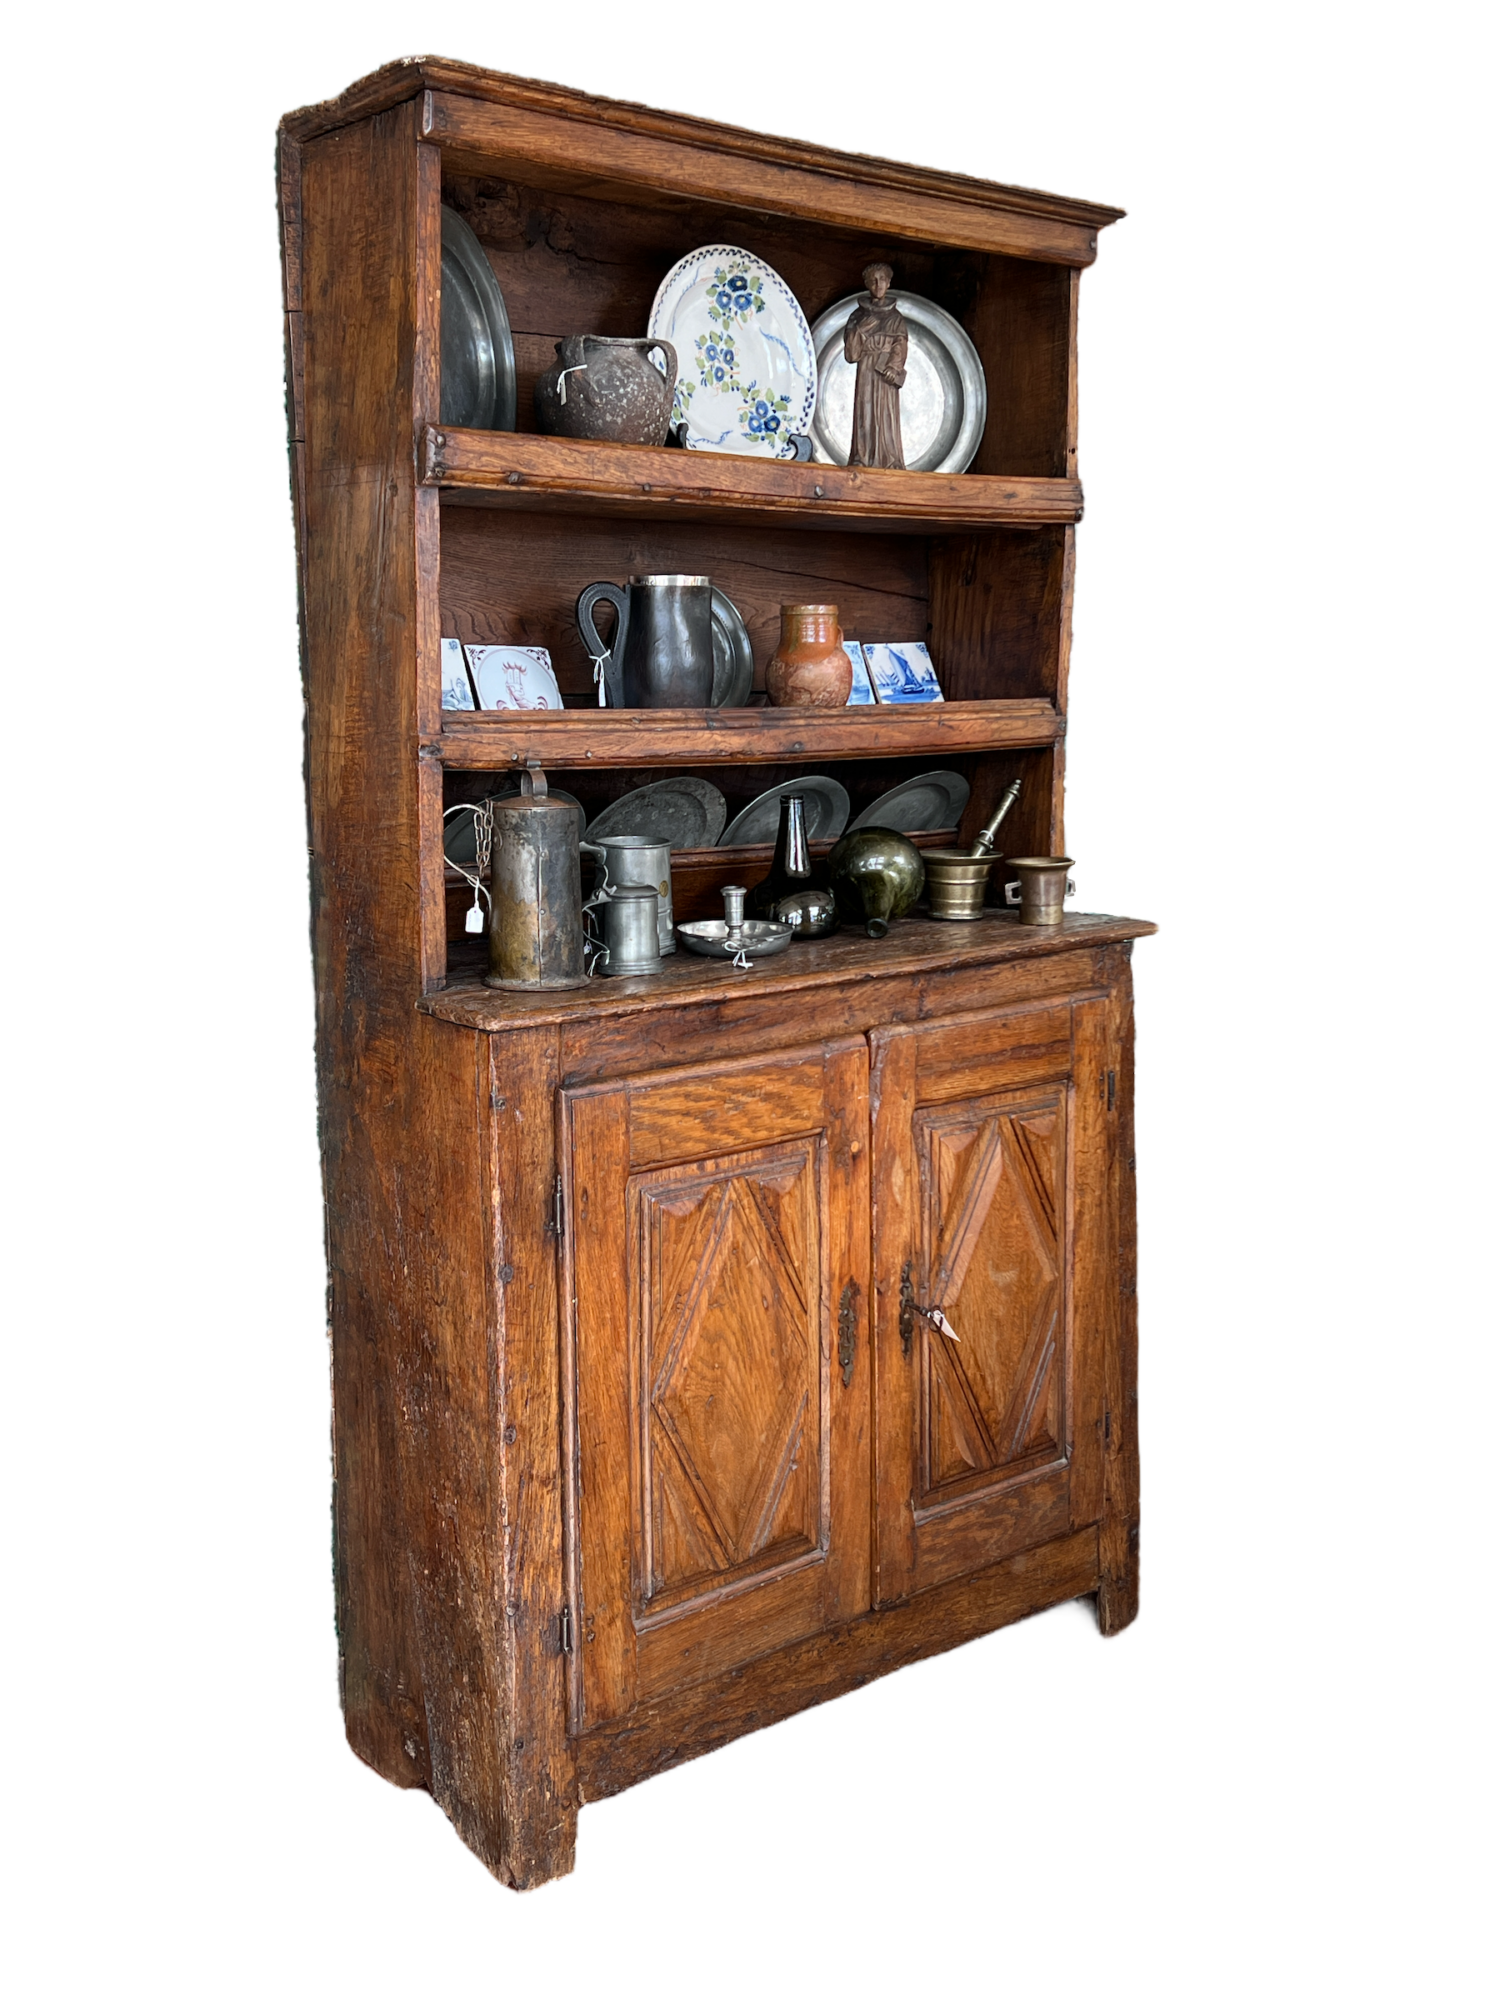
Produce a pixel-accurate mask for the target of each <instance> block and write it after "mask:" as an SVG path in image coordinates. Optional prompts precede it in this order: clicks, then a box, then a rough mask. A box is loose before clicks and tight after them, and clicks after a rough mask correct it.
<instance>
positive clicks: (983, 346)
mask: <svg viewBox="0 0 1500 2000" xmlns="http://www.w3.org/2000/svg"><path fill="white" fill-rule="evenodd" d="M1077 275H1078V274H1077V272H1076V271H1071V270H1065V269H1063V268H1062V267H1061V266H1060V265H1057V264H1041V263H1036V262H1033V261H1031V260H1029V259H1021V258H1013V257H992V258H990V259H989V260H988V262H987V266H986V271H985V279H984V283H983V285H982V287H981V290H980V294H979V297H978V299H977V300H976V302H975V305H974V309H973V311H972V312H971V313H970V315H969V318H968V321H967V325H968V329H969V332H970V334H971V335H972V336H973V339H974V344H975V346H976V347H978V349H979V351H980V353H981V354H982V355H984V357H985V386H986V388H987V390H988V395H989V409H988V417H987V421H986V424H985V432H984V438H983V441H982V442H981V444H980V447H979V453H978V456H977V457H976V458H975V460H974V464H973V466H972V468H971V469H972V470H973V471H975V472H980V473H983V472H998V471H1001V470H1004V471H1006V472H1010V473H1030V474H1032V475H1034V476H1035V477H1037V478H1040V479H1063V478H1068V477H1071V468H1070V467H1069V463H1068V447H1069V444H1070V442H1071V440H1070V438H1069V435H1068V430H1069V413H1070V400H1071V399H1070V394H1069V391H1070V386H1071V378H1072V346H1073V343H1072V330H1073V327H1072V320H1073V298H1074V283H1075V280H1076V278H1077Z"/></svg>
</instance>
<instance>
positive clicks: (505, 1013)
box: [419, 910, 1156, 1034]
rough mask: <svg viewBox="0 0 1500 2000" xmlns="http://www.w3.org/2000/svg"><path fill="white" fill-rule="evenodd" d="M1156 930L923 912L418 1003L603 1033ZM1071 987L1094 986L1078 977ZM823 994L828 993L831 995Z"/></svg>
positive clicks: (502, 1022) (511, 1022) (447, 1012)
mask: <svg viewBox="0 0 1500 2000" xmlns="http://www.w3.org/2000/svg"><path fill="white" fill-rule="evenodd" d="M1155 930H1156V926H1155V925H1154V924H1150V923H1145V922H1143V921H1141V920H1140V919H1138V918H1135V917H1104V916H1091V915H1088V914H1076V913H1074V912H1072V911H1070V912H1069V913H1068V915H1067V916H1066V917H1065V918H1064V920H1063V922H1062V923H1061V924H1058V925H1056V926H1055V927H1053V928H1050V929H1042V928H1040V927H1038V928H1029V927H1027V926H1025V925H1023V924H1021V923H1020V922H1019V921H1018V919H1017V918H1016V917H1015V916H1014V915H1013V914H1011V915H1007V914H1005V913H1003V912H1001V911H999V910H994V911H986V912H985V915H984V916H983V918H982V919H981V920H980V921H979V922H978V923H972V924H936V923H933V922H932V921H931V920H930V919H928V918H923V917H903V918H901V919H900V920H899V921H898V922H896V923H894V924H892V925H891V928H890V932H889V934H888V936H886V937H884V938H878V939H877V938H867V937H865V936H864V934H863V933H862V932H856V931H851V930H842V931H837V932H835V934H834V935H833V936H832V937H828V938H818V939H815V940H813V941H811V942H809V943H806V944H794V945H793V946H792V948H791V949H790V950H789V951H786V952H783V953H781V954H780V955H779V956H778V957H776V958H770V959H762V960H760V961H759V963H758V964H757V965H756V966H755V968H754V969H753V970H752V971H750V972H737V971H736V970H735V968H734V967H733V966H730V965H727V964H723V963H721V962H720V961H719V960H717V959H709V958H695V957H692V956H690V955H689V954H688V953H686V952H679V953H677V954H676V955H675V957H673V958H671V959H664V960H663V961H662V969H661V971H660V973H658V974H656V975H655V976H653V977H650V978H640V979H611V980H610V981H609V982H608V983H607V986H605V987H603V988H601V987H600V986H598V985H597V984H596V985H591V986H587V987H575V988H572V989H571V990H568V991H564V992H558V993H545V994H536V995H531V994H524V993H501V992H498V991H495V990H493V989H491V988H489V987H486V986H484V985H481V984H480V983H479V982H478V981H477V980H476V981H475V983H474V984H472V985H462V986H450V987H447V988H445V989H444V991H443V992H441V993H432V994H428V995H426V996H425V997H424V998H423V999H422V1000H421V1001H420V1002H419V1005H420V1006H421V1007H422V1009H423V1010H424V1011H426V1012H428V1013H431V1014H435V1015H437V1017H438V1018H439V1019H440V1020H445V1021H454V1022H457V1023H459V1024H460V1025H461V1026H464V1027H470V1028H478V1029H480V1030H482V1031H484V1032H486V1033H492V1034H493V1033H503V1032H504V1031H505V1030H506V1029H509V1028H513V1027H538V1026H541V1025H543V1024H547V1023H554V1022H555V1023H558V1024H561V1025H563V1026H564V1027H570V1026H577V1027H580V1028H588V1029H590V1030H593V1031H596V1032H607V1031H608V1025H609V1023H610V1022H611V1021H612V1020H615V1019H618V1018H619V1017H621V1016H635V1015H638V1014H652V1013H655V1012H657V1011H658V1010H663V1011H668V1012H672V1011H676V1010H677V1009H679V1008H683V1007H692V1006H697V1005H699V1004H701V1003H703V1002H709V1003H711V1004H714V1005H717V1006H722V1005H723V1004H724V1003H725V1002H729V1003H731V1004H736V1003H738V1002H739V1001H741V1000H745V999H748V1000H750V1001H751V1003H752V1005H755V1006H760V1005H763V1004H766V1003H768V1002H769V1003H771V1004H774V1005H775V1006H778V1007H784V1006H786V1005H788V1004H789V1003H790V1004H799V1002H801V1003H805V1002H806V1001H807V1000H808V999H809V998H810V997H811V996H812V995H814V994H818V993H820V992H823V991H825V990H826V989H832V988H834V987H836V986H838V985H840V984H842V983H844V982H846V981H847V982H851V983H853V984H855V985H857V986H861V987H865V986H876V985H883V984H884V983H885V982H887V981H890V982H893V983H895V982H900V981H903V980H909V979H910V978H912V977H913V976H914V975H915V976H918V977H920V976H922V975H924V974H927V973H930V972H933V971H936V970H938V969H939V968H945V967H950V966H975V967H993V968H995V969H996V970H997V971H998V970H999V969H1000V968H1002V967H1004V966H1006V965H1010V964H1014V963H1017V962H1018V961H1022V960H1026V959H1036V958H1043V959H1044V958H1051V957H1054V956H1055V955H1057V954H1058V953H1063V952H1079V951H1091V950H1093V949H1094V948H1096V947H1098V946H1101V945H1107V944H1115V943H1118V942H1120V941H1121V940H1122V939H1125V938H1138V937H1150V936H1152V935H1153V934H1154V932H1155ZM1068 976H1069V977H1075V976H1076V975H1075V974H1071V973H1070V974H1069V975H1068ZM1078 983H1079V984H1092V983H1093V982H1092V980H1091V979H1085V980H1080V981H1079V982H1078ZM829 998H830V1000H832V998H833V994H832V992H831V991H830V992H829ZM875 1004H876V1005H879V1004H881V1003H880V1002H876V1003H875Z"/></svg>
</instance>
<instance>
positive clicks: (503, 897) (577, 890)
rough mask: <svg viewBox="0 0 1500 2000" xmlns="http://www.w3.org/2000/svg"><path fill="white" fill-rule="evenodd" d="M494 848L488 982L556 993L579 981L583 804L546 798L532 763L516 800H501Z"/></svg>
mask: <svg viewBox="0 0 1500 2000" xmlns="http://www.w3.org/2000/svg"><path fill="white" fill-rule="evenodd" d="M491 811H492V812H493V814H494V825H495V835H494V842H493V845H492V846H491V848H490V924H489V935H490V969H489V971H488V972H487V973H486V974H485V980H484V983H485V985H486V986H499V987H503V988H505V989H506V990H507V991H512V992H552V991H555V990H556V989H557V988H559V987H566V986H582V985H583V984H584V982H585V979H586V977H587V974H586V972H585V969H584V962H583V891H582V885H581V880H580V876H579V867H578V808H577V806H576V805H574V804H573V803H572V802H571V801H569V802H568V803H566V804H565V803H564V802H563V801H562V800H561V799H554V798H549V797H548V794H547V780H546V779H545V778H544V777H543V775H542V772H541V769H540V767H539V766H538V765H537V764H536V763H535V762H534V761H533V762H531V763H529V764H528V765H527V766H526V769H525V770H524V771H523V772H522V773H521V790H520V792H519V794H518V795H517V796H516V797H515V798H508V799H496V800H494V801H493V803H492V806H491Z"/></svg>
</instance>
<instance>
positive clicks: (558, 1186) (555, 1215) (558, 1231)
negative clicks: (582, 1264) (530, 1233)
mask: <svg viewBox="0 0 1500 2000" xmlns="http://www.w3.org/2000/svg"><path fill="white" fill-rule="evenodd" d="M564 1212H565V1211H564V1208H563V1177H562V1175H561V1174H559V1175H558V1177H557V1179H556V1181H555V1182H554V1184H553V1188H552V1233H553V1234H554V1235H555V1236H556V1238H557V1240H558V1242H559V1243H561V1242H562V1240H563V1216H564Z"/></svg>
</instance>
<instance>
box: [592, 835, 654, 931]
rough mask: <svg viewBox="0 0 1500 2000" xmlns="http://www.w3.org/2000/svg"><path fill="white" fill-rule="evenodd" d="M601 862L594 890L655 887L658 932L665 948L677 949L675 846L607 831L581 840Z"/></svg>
mask: <svg viewBox="0 0 1500 2000" xmlns="http://www.w3.org/2000/svg"><path fill="white" fill-rule="evenodd" d="M581 846H582V848H583V852H584V853H585V854H591V855H593V857H594V859H595V861H596V862H597V863H598V864H599V871H600V872H599V877H598V880H597V881H596V882H595V884H594V893H595V894H596V895H598V894H599V893H600V892H601V891H602V892H603V893H604V894H605V895H606V896H612V895H613V894H614V893H615V891H616V890H617V889H654V890H655V891H656V898H657V916H656V924H657V932H658V934H659V937H660V941H661V949H662V951H663V952H664V953H665V952H669V951H676V949H677V940H676V938H675V937H674V936H673V934H672V849H671V847H670V846H669V844H668V843H667V842H666V841H665V840H651V839H649V838H647V836H646V835H644V834H639V833H606V834H603V835H601V836H600V838H599V839H598V840H585V841H583V842H582V843H581Z"/></svg>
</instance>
